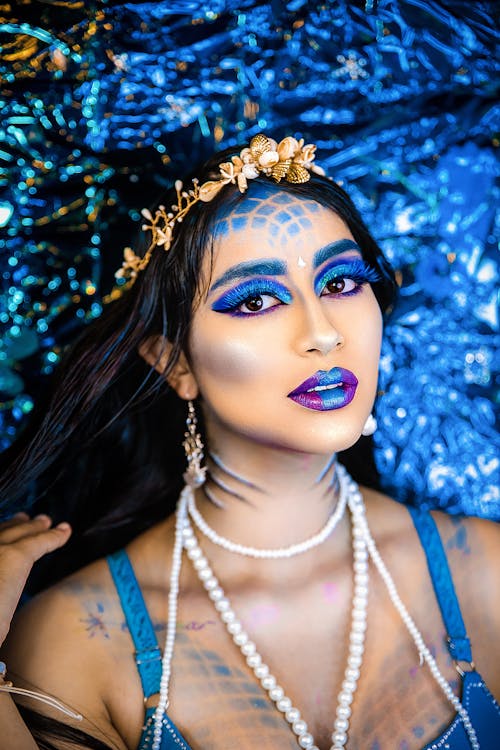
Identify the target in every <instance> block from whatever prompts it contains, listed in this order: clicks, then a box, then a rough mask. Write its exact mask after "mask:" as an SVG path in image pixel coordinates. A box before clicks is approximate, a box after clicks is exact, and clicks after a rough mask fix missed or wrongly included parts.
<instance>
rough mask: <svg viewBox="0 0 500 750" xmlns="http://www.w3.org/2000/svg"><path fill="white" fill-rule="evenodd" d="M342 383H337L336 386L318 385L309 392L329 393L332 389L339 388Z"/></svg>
mask: <svg viewBox="0 0 500 750" xmlns="http://www.w3.org/2000/svg"><path fill="white" fill-rule="evenodd" d="M340 385H342V383H335V384H334V385H317V386H316V387H315V388H310V389H309V390H308V391H307V392H308V393H312V392H313V391H329V390H331V389H332V388H338V387H339V386H340Z"/></svg>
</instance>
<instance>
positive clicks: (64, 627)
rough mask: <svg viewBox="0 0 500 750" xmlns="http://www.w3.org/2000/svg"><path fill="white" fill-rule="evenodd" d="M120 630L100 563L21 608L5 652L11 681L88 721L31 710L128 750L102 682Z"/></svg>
mask: <svg viewBox="0 0 500 750" xmlns="http://www.w3.org/2000/svg"><path fill="white" fill-rule="evenodd" d="M122 625H123V616H122V614H121V609H120V606H119V603H118V600H117V597H116V592H115V590H114V587H113V584H112V580H111V576H110V574H109V571H108V566H107V564H106V562H105V561H104V560H98V561H96V562H95V563H92V564H91V565H88V566H86V567H85V568H83V569H81V570H80V571H78V572H77V573H75V574H73V575H71V576H69V577H68V578H66V579H64V580H62V581H61V582H59V583H58V584H57V585H55V586H53V587H51V588H50V589H47V590H46V591H44V592H42V593H41V594H39V595H37V596H36V597H34V598H33V599H31V600H30V601H29V602H28V603H27V604H26V605H25V606H23V607H22V608H21V610H20V611H19V613H18V614H17V616H16V618H15V619H14V621H13V623H12V626H11V629H10V633H9V637H8V639H7V642H6V644H5V646H4V648H3V650H2V652H3V654H4V657H3V658H4V659H5V661H6V663H7V664H8V668H9V675H11V678H12V679H13V681H15V683H16V684H17V685H20V686H23V687H28V688H31V689H34V690H37V691H41V692H44V693H48V694H50V695H53V696H55V697H57V698H58V699H59V700H61V701H62V702H64V703H65V704H67V705H69V706H70V707H74V708H76V709H77V711H78V712H79V713H81V714H83V715H84V717H85V718H84V721H83V722H73V721H72V720H68V719H67V717H65V716H63V715H61V714H60V713H59V712H54V711H52V710H51V709H49V710H47V709H46V708H45V707H43V704H40V703H39V702H36V703H35V702H30V707H33V708H34V709H35V710H37V711H39V712H40V711H41V712H43V713H48V714H50V715H51V716H53V718H55V719H58V720H63V721H64V722H66V723H70V724H74V726H76V727H78V728H79V729H83V730H84V731H86V732H88V733H90V734H92V735H94V736H100V737H101V739H103V740H104V741H106V742H107V743H108V744H110V745H111V747H116V748H124V747H125V745H124V743H123V741H122V740H121V738H120V737H119V735H118V733H117V731H116V729H115V728H114V727H113V726H112V724H111V721H110V714H109V710H108V687H107V686H108V685H109V680H108V679H107V678H106V679H104V676H105V675H107V674H108V675H109V668H110V667H111V664H112V663H113V661H114V659H115V658H116V641H117V638H116V636H117V634H119V633H120V631H121V630H122ZM112 637H113V644H112V643H111V642H112Z"/></svg>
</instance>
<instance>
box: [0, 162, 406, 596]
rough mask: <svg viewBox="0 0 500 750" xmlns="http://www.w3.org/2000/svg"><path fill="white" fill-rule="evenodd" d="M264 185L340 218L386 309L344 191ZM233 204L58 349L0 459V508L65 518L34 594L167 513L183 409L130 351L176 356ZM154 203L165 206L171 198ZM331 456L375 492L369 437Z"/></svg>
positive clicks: (206, 214) (374, 260) (316, 180)
mask: <svg viewBox="0 0 500 750" xmlns="http://www.w3.org/2000/svg"><path fill="white" fill-rule="evenodd" d="M232 153H233V151H231V150H227V151H225V152H222V153H219V154H216V155H215V156H214V157H213V158H212V159H211V160H210V161H208V162H207V163H206V164H205V165H204V166H203V167H202V168H201V169H199V170H197V171H196V176H197V177H198V179H199V180H200V182H204V181H206V180H208V179H213V178H214V177H216V176H217V174H218V165H219V164H220V163H221V162H222V161H224V160H226V159H227V158H228V157H229V156H230V155H231V154H232ZM261 180H265V182H266V184H268V185H271V184H273V185H274V183H271V182H270V181H269V179H268V178H264V177H263V178H260V177H259V178H257V180H256V181H255V182H258V181H261ZM252 182H253V181H252ZM252 182H251V183H250V185H249V190H248V192H249V194H251V191H252ZM186 184H190V182H189V181H186ZM275 189H276V190H280V191H284V192H286V193H290V194H291V195H295V196H304V197H307V198H308V199H312V200H315V201H317V202H318V203H320V204H321V205H323V206H326V207H327V208H330V209H332V210H333V211H334V212H335V213H336V214H338V215H339V216H340V217H341V218H342V219H343V220H344V221H345V223H346V224H347V225H348V227H349V228H350V230H351V232H352V234H353V237H354V238H355V240H356V241H357V243H358V244H359V246H360V248H361V250H362V253H363V256H364V258H365V259H366V260H367V261H368V262H369V263H370V264H371V265H372V266H373V267H374V268H375V269H376V270H377V271H378V272H379V275H380V281H378V282H377V283H374V284H373V285H372V287H373V290H374V293H375V296H376V298H377V300H378V303H379V305H380V308H381V309H382V311H386V310H387V308H388V307H389V306H390V305H391V303H392V301H393V298H394V293H395V289H396V285H395V280H394V275H393V273H392V270H391V268H390V266H389V265H388V263H387V261H386V260H385V258H384V256H383V254H382V252H381V250H380V248H379V247H378V245H377V244H376V242H375V241H374V239H373V238H372V236H371V235H370V233H369V232H368V230H367V228H366V227H365V225H364V223H363V221H362V219H361V217H360V215H359V213H358V211H357V210H356V208H355V207H354V205H353V203H352V201H351V200H350V198H349V197H348V196H347V194H346V193H345V192H344V191H343V190H342V189H341V188H340V187H339V186H338V185H337V184H336V183H335V182H333V181H330V180H328V179H326V178H325V177H322V176H320V175H316V174H312V175H311V179H310V181H309V182H307V183H305V184H291V183H288V182H282V183H280V184H279V185H275ZM242 200H245V195H241V194H240V192H239V190H238V189H237V187H236V186H233V185H228V186H226V187H225V188H224V189H223V190H221V192H220V193H219V194H218V195H217V196H216V198H215V199H214V200H212V201H211V202H210V203H202V202H200V203H198V204H196V205H195V206H193V207H192V208H191V209H190V211H189V212H188V214H187V216H186V217H185V219H184V221H183V223H182V224H177V225H176V228H175V232H174V242H173V244H172V246H171V248H170V250H169V251H168V252H164V251H163V250H162V249H161V248H155V250H154V251H153V254H152V258H151V261H150V263H149V265H148V266H147V268H146V269H145V270H144V271H143V272H142V273H140V274H139V276H138V279H137V281H136V283H135V284H134V285H133V286H132V288H131V289H130V290H128V291H127V292H125V293H124V294H123V296H121V297H120V298H119V299H117V300H116V301H113V302H111V303H110V304H109V305H108V306H107V307H106V309H105V311H104V313H103V314H102V316H101V317H100V319H99V320H97V321H95V322H94V323H92V324H91V325H90V326H89V327H88V328H87V329H86V330H85V332H84V333H83V335H82V336H81V337H80V338H79V339H78V340H77V341H76V343H75V344H74V345H73V346H72V347H71V349H70V350H69V351H68V352H67V354H66V356H65V358H64V360H63V362H62V364H61V365H60V367H59V370H58V372H57V374H56V377H55V379H54V382H53V385H52V388H51V391H50V393H48V394H47V396H46V398H45V401H43V402H41V403H40V404H39V407H38V409H37V411H36V414H35V416H34V419H33V420H32V423H31V424H30V425H29V427H28V428H27V429H26V431H25V433H24V434H23V435H22V436H21V438H20V439H19V441H18V442H17V443H16V444H14V446H13V447H12V448H11V449H9V451H7V453H6V454H5V456H4V465H6V467H7V468H6V470H5V471H4V473H3V478H2V480H1V483H0V503H1V504H0V511H2V512H3V513H5V514H7V513H8V512H9V511H10V510H11V509H14V508H15V509H16V510H17V509H19V508H20V507H23V508H34V509H35V510H36V511H38V512H39V511H42V510H43V511H44V512H48V513H49V514H51V515H52V517H53V518H54V520H55V521H59V520H63V519H65V520H69V521H70V523H71V524H72V526H73V529H74V533H73V536H72V539H71V541H70V543H69V544H68V545H67V546H66V547H65V548H63V549H62V550H60V551H58V552H57V553H55V554H54V555H53V556H52V560H53V558H54V557H55V558H57V559H58V563H57V566H56V565H54V564H53V562H52V563H51V561H50V559H49V562H46V563H45V564H43V563H42V565H40V566H39V569H38V574H37V575H36V576H35V578H34V579H32V587H33V588H34V589H36V588H39V587H41V586H44V585H47V583H50V582H51V581H52V580H53V579H54V574H53V571H54V570H56V569H57V577H60V576H61V575H62V574H65V573H68V572H70V571H71V570H73V569H76V568H78V567H81V565H83V564H84V563H86V562H89V561H90V560H91V559H95V558H97V557H100V556H102V555H103V554H106V553H109V552H111V551H112V550H114V549H116V548H118V547H119V546H121V545H123V544H125V543H126V542H127V541H128V540H129V539H130V538H132V537H133V536H135V535H137V534H138V533H139V532H141V531H142V530H144V529H145V528H147V527H148V526H150V525H151V524H153V523H154V522H156V521H158V520H159V519H160V518H163V517H165V516H166V515H168V514H169V513H171V512H172V511H173V509H174V507H175V503H176V500H177V497H178V494H179V492H180V489H181V486H182V473H183V470H184V458H183V453H182V448H181V443H182V436H183V432H184V419H185V413H186V404H185V402H184V401H181V400H180V399H179V398H178V396H177V395H176V394H175V393H174V392H173V391H172V390H171V389H170V388H169V387H168V386H167V384H166V381H165V377H164V376H162V375H159V374H158V373H157V372H156V370H155V369H154V368H153V367H151V366H149V365H147V364H146V363H145V362H144V360H143V359H142V357H141V356H140V355H139V347H140V345H141V343H143V342H144V341H145V340H146V339H147V338H148V337H150V336H153V335H158V334H160V335H162V336H163V337H165V338H166V339H168V341H169V342H171V344H172V350H171V353H170V357H169V361H168V364H167V367H166V369H165V372H164V374H163V375H167V374H168V372H169V371H170V370H171V368H172V367H173V365H174V364H175V362H176V360H177V358H178V356H179V353H180V352H181V351H183V350H184V351H186V352H187V351H188V337H189V332H190V324H191V319H192V315H193V307H194V300H195V299H196V298H197V296H198V292H200V291H201V290H200V284H201V271H200V269H201V264H202V261H203V259H204V258H205V255H206V253H207V252H208V253H212V251H213V247H212V237H213V229H214V223H215V221H216V220H217V216H218V215H219V214H220V212H221V211H222V210H224V211H227V210H230V209H231V208H232V207H233V206H236V205H237V204H238V202H239V201H242ZM159 202H160V203H164V204H165V205H170V203H172V202H174V201H173V194H167V195H165V196H162V198H161V200H160V201H159ZM144 249H145V248H142V252H144ZM140 250H141V249H140V248H139V250H138V252H140ZM205 281H206V280H205ZM342 460H343V461H344V462H345V463H346V464H347V465H348V468H349V470H350V471H351V473H352V474H353V475H354V476H355V478H356V479H357V480H358V481H360V482H362V483H364V484H368V485H371V486H376V484H377V477H376V472H375V467H374V463H373V459H372V455H371V447H370V442H369V441H366V440H364V439H361V440H360V442H359V443H358V444H357V445H356V446H355V447H354V448H353V449H350V451H346V452H345V454H344V455H343V457H342Z"/></svg>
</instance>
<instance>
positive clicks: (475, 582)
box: [367, 491, 500, 698]
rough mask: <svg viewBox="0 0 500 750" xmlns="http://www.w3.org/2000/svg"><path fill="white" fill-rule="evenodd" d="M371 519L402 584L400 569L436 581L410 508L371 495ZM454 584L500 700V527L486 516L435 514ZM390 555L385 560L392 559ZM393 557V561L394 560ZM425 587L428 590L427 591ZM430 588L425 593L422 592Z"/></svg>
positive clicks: (477, 658)
mask: <svg viewBox="0 0 500 750" xmlns="http://www.w3.org/2000/svg"><path fill="white" fill-rule="evenodd" d="M367 509H368V520H369V522H370V525H371V528H372V531H373V533H374V537H375V540H376V541H377V542H380V544H382V545H383V544H384V541H385V549H384V554H386V555H387V557H388V559H389V561H391V562H392V566H391V569H392V570H394V572H395V578H396V582H397V583H398V582H399V583H400V584H401V585H402V586H403V585H405V583H406V582H405V581H404V580H403V579H404V575H403V574H399V575H398V569H399V570H404V571H406V575H408V572H410V571H411V575H412V576H415V578H416V579H420V580H422V581H423V582H424V583H425V582H426V583H425V587H426V588H427V590H428V591H429V592H432V583H431V579H430V574H429V572H428V568H427V564H426V561H425V557H424V554H423V550H422V546H421V543H420V541H419V539H418V535H417V534H416V531H415V528H414V524H413V522H412V520H411V516H410V514H409V513H408V509H407V508H406V507H405V506H404V505H402V504H400V503H397V502H396V501H394V500H392V499H391V498H388V497H387V496H385V495H382V494H380V493H377V492H372V491H368V494H367ZM431 515H432V517H433V518H434V520H435V522H436V525H437V527H438V530H439V535H440V537H441V541H442V544H443V548H444V551H445V554H446V559H447V561H448V565H449V568H450V572H451V576H452V580H453V584H454V587H455V591H456V594H457V599H458V602H459V605H460V610H461V612H462V616H463V619H464V622H465V626H466V630H467V634H468V636H469V638H470V640H471V645H472V653H473V659H474V662H475V664H476V667H477V669H478V670H479V671H480V673H481V674H482V676H483V677H484V679H485V681H486V683H487V684H488V687H489V688H490V690H491V691H492V692H493V694H494V695H495V696H496V697H497V698H498V697H499V696H500V638H499V637H498V633H499V632H500V607H499V606H498V591H499V590H500V525H499V524H497V523H495V522H493V521H489V520H486V519H482V518H476V517H463V516H452V515H449V514H447V513H444V512H441V511H432V512H431ZM387 557H384V559H387ZM391 558H392V560H391ZM425 587H424V588H425ZM421 590H424V589H421Z"/></svg>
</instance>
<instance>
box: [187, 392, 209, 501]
mask: <svg viewBox="0 0 500 750" xmlns="http://www.w3.org/2000/svg"><path fill="white" fill-rule="evenodd" d="M197 428H198V420H197V419H196V412H195V410H194V405H193V402H192V401H188V413H187V417H186V432H185V433H184V441H183V443H182V445H183V446H184V451H185V452H186V459H187V469H186V471H185V472H184V474H183V478H184V481H185V482H186V484H189V486H190V487H193V489H195V488H196V487H201V485H202V484H203V482H204V481H205V474H206V473H207V467H206V466H202V465H201V462H202V461H203V441H202V439H201V435H200V433H199V432H198V429H197Z"/></svg>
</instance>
